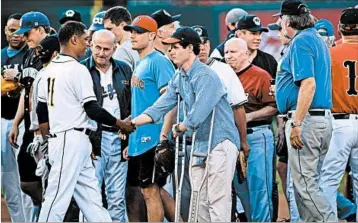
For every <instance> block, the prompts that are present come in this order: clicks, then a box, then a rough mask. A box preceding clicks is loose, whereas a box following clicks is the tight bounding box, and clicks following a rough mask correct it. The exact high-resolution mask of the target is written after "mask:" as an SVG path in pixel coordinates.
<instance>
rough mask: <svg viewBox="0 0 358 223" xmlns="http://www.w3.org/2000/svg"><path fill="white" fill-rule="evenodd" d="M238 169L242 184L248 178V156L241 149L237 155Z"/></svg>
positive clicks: (238, 176)
mask: <svg viewBox="0 0 358 223" xmlns="http://www.w3.org/2000/svg"><path fill="white" fill-rule="evenodd" d="M236 170H237V178H238V180H239V183H240V184H242V183H243V182H244V181H245V180H246V176H247V157H246V156H245V154H244V152H243V151H240V152H239V156H238V157H237V160H236Z"/></svg>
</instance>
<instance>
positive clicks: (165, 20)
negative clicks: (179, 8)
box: [150, 9, 181, 28]
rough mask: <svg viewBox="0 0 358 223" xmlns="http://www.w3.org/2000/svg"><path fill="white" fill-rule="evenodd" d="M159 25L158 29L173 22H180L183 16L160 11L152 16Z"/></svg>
mask: <svg viewBox="0 0 358 223" xmlns="http://www.w3.org/2000/svg"><path fill="white" fill-rule="evenodd" d="M150 17H152V18H153V19H154V20H155V21H156V22H157V24H158V28H160V27H162V26H165V25H168V24H170V23H172V22H175V21H179V20H180V17H181V14H178V15H174V16H172V15H170V14H169V12H167V11H165V10H164V9H160V10H158V11H156V12H154V13H153V14H152V15H150Z"/></svg>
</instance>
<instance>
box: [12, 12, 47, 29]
mask: <svg viewBox="0 0 358 223" xmlns="http://www.w3.org/2000/svg"><path fill="white" fill-rule="evenodd" d="M40 26H50V20H48V18H47V16H46V15H45V14H43V13H42V12H28V13H25V14H24V15H23V16H21V19H20V28H19V29H18V30H16V31H15V32H14V34H24V33H27V32H29V31H30V30H31V29H33V28H37V27H40Z"/></svg>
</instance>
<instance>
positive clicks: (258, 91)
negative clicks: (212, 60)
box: [237, 64, 276, 124]
mask: <svg viewBox="0 0 358 223" xmlns="http://www.w3.org/2000/svg"><path fill="white" fill-rule="evenodd" d="M237 76H238V77H239V79H240V81H241V83H242V86H243V87H244V90H245V92H246V93H247V94H248V102H247V103H246V104H245V105H244V107H245V111H246V113H250V112H254V111H257V110H260V109H262V108H264V107H266V106H271V107H276V103H275V98H274V97H273V96H270V95H269V92H270V86H271V85H270V80H271V75H270V74H269V73H268V72H267V71H265V70H263V69H261V68H259V67H258V66H255V65H252V64H250V65H249V66H248V67H247V68H245V69H243V70H242V71H240V72H238V73H237ZM255 121H258V120H255ZM260 121H261V120H260ZM262 121H265V122H267V124H270V123H271V121H272V117H267V118H265V119H262Z"/></svg>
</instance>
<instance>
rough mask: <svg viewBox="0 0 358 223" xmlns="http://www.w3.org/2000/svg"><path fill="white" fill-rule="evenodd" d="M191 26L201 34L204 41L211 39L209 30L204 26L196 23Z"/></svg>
mask: <svg viewBox="0 0 358 223" xmlns="http://www.w3.org/2000/svg"><path fill="white" fill-rule="evenodd" d="M191 28H193V29H194V30H195V31H196V32H197V33H198V34H199V37H200V39H201V41H202V42H203V41H205V40H208V39H209V34H208V30H207V29H206V28H205V27H204V26H199V25H196V26H192V27H191Z"/></svg>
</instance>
